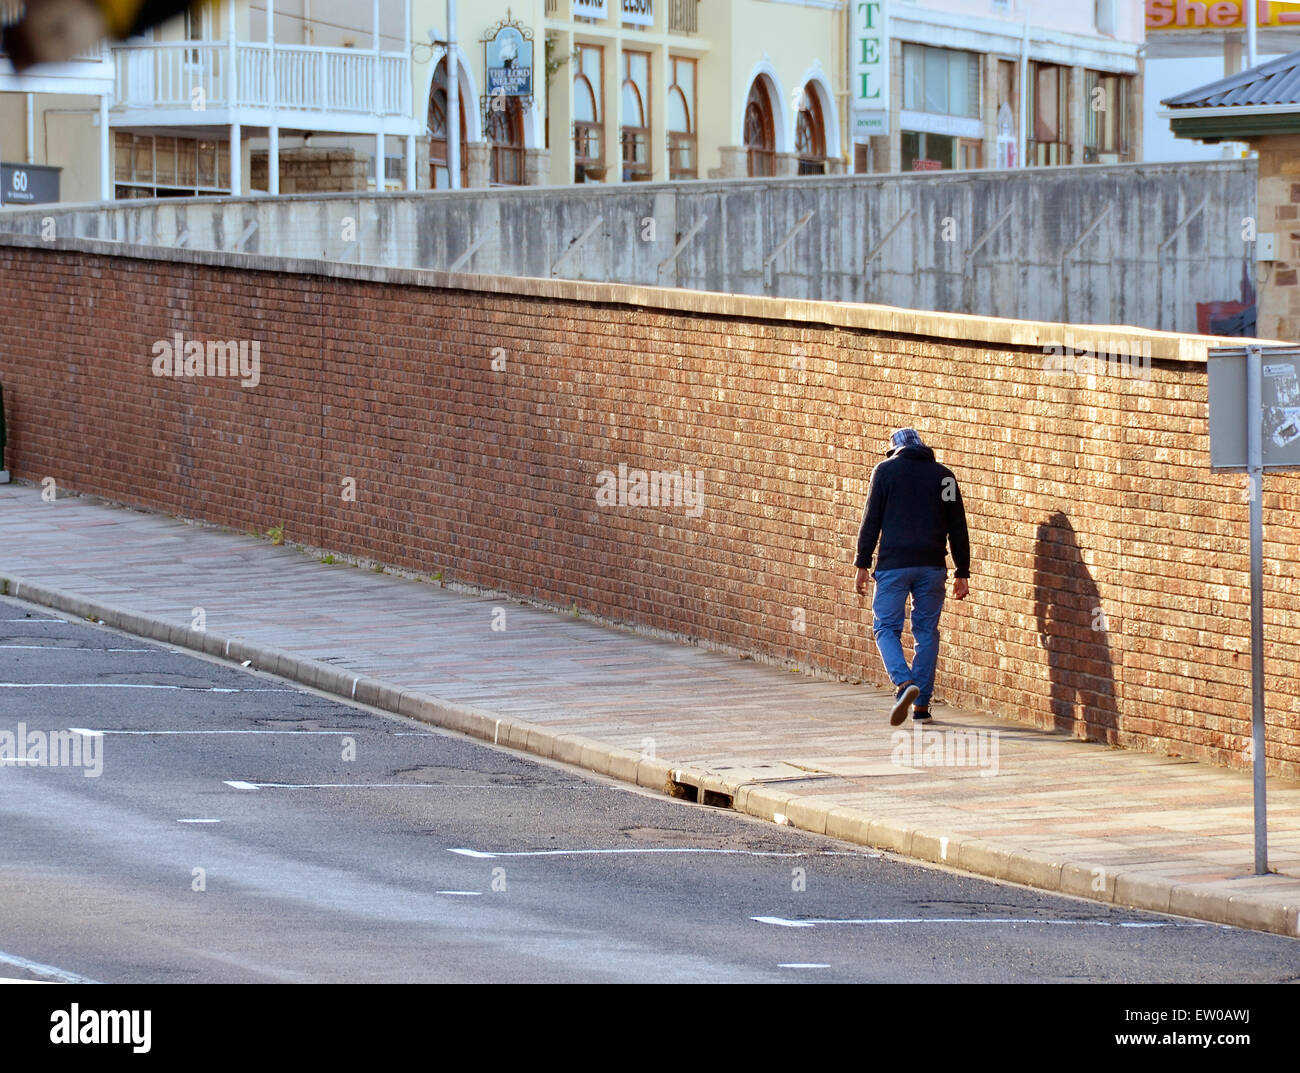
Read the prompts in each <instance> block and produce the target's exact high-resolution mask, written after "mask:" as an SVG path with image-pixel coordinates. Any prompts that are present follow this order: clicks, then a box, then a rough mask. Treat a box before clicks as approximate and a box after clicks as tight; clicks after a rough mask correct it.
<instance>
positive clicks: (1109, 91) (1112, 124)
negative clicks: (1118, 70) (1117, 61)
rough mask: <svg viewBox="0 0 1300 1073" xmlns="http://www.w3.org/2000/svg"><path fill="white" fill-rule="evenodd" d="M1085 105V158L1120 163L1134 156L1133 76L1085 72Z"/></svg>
mask: <svg viewBox="0 0 1300 1073" xmlns="http://www.w3.org/2000/svg"><path fill="white" fill-rule="evenodd" d="M1083 107H1084V133H1083V162H1084V163H1085V164H1098V163H1101V164H1119V163H1121V162H1123V161H1127V160H1131V159H1132V156H1131V154H1130V145H1129V131H1130V129H1131V128H1132V79H1131V78H1129V77H1127V76H1124V75H1114V74H1103V73H1101V72H1099V71H1087V72H1085V74H1084V96H1083Z"/></svg>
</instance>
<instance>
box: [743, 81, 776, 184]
mask: <svg viewBox="0 0 1300 1073" xmlns="http://www.w3.org/2000/svg"><path fill="white" fill-rule="evenodd" d="M745 149H746V150H747V156H748V159H749V174H750V176H751V177H755V178H757V177H762V176H771V175H775V174H776V128H775V125H774V123H773V122H772V102H771V100H769V99H768V95H767V92H766V91H765V90H764V89H763V84H762V80H761V79H755V80H754V84H753V86H751V87H750V90H749V100H748V101H747V102H746V103H745Z"/></svg>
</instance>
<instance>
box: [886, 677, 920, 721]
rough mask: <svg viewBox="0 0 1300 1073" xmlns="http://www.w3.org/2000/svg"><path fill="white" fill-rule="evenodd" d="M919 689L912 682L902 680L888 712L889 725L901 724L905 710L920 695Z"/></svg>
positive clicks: (905, 715)
mask: <svg viewBox="0 0 1300 1073" xmlns="http://www.w3.org/2000/svg"><path fill="white" fill-rule="evenodd" d="M920 694H921V690H920V689H919V688H917V686H916V685H915V684H914V683H912V682H904V683H903V684H902V685H901V686H899V687H898V692H897V693H896V694H894V707H893V710H892V711H891V712H890V713H889V725H890V726H891V727H896V726H902V724H903V720H904V719H906V718H907V710H908V709H909V708H910V707H911V706H912V701H914V700H916V698H917V697H918V696H920Z"/></svg>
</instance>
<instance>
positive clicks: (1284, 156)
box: [1252, 134, 1300, 343]
mask: <svg viewBox="0 0 1300 1073" xmlns="http://www.w3.org/2000/svg"><path fill="white" fill-rule="evenodd" d="M1252 145H1253V146H1254V147H1255V148H1256V149H1258V150H1259V209H1258V211H1259V230H1260V232H1262V233H1268V232H1273V233H1274V234H1275V235H1276V241H1277V254H1276V256H1277V260H1276V261H1273V262H1271V263H1266V264H1261V265H1259V269H1258V272H1257V276H1258V279H1259V298H1258V301H1259V313H1258V317H1259V322H1258V325H1257V327H1256V333H1255V334H1256V335H1257V336H1259V338H1261V339H1279V340H1282V341H1284V342H1290V343H1300V134H1286V135H1276V136H1273V137H1268V138H1259V139H1253V140H1252Z"/></svg>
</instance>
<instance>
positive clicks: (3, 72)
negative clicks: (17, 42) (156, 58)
mask: <svg viewBox="0 0 1300 1073" xmlns="http://www.w3.org/2000/svg"><path fill="white" fill-rule="evenodd" d="M112 88H113V57H112V56H111V55H110V54H109V51H108V47H107V46H105V45H93V46H91V47H90V48H86V49H83V50H82V51H81V52H78V53H77V54H76V55H75V56H73V57H71V58H70V59H67V60H64V61H62V62H60V63H41V64H37V65H36V66H35V67H30V68H28V69H27V70H26V71H24V72H23V73H22V74H16V73H15V72H14V66H13V64H12V63H11V62H10V60H9V57H8V56H7V55H5V52H4V49H3V48H0V93H69V94H95V95H98V94H103V93H111V92H112Z"/></svg>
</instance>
